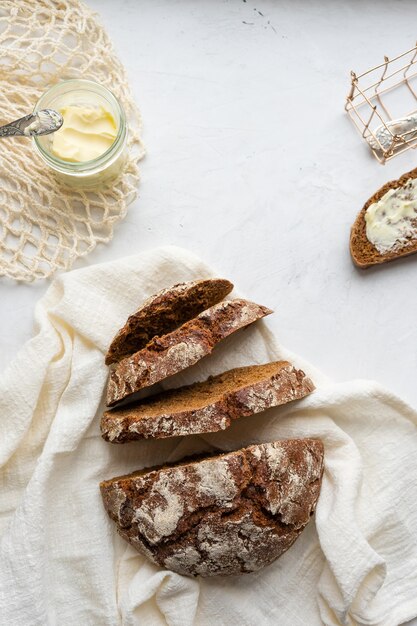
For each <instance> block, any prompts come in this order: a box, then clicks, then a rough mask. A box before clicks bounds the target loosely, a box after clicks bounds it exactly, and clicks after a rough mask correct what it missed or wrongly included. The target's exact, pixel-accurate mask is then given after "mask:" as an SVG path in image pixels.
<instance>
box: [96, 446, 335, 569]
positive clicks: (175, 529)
mask: <svg viewBox="0 0 417 626" xmlns="http://www.w3.org/2000/svg"><path fill="white" fill-rule="evenodd" d="M323 456H324V449H323V443H322V442H321V441H320V440H319V439H287V440H285V441H274V442H271V443H262V444H258V445H252V446H249V447H247V448H243V449H241V450H236V451H235V452H229V453H226V454H222V455H220V456H212V457H208V458H203V459H199V460H190V459H189V460H188V461H187V459H184V460H183V461H181V462H179V463H176V464H171V465H170V466H165V467H160V468H148V469H146V470H140V471H138V472H134V473H132V474H128V475H126V476H119V477H117V478H113V479H110V480H105V481H103V482H102V483H101V484H100V490H101V495H102V498H103V504H104V507H105V509H106V511H107V513H108V515H109V517H110V518H111V519H112V520H113V521H114V522H115V523H116V528H117V531H118V533H119V534H120V535H121V536H122V537H123V538H124V539H125V540H126V541H128V542H129V543H131V544H132V546H133V547H134V548H136V550H138V551H139V552H141V553H142V554H144V555H145V556H146V557H147V558H148V559H150V560H151V561H152V562H153V563H156V564H157V565H160V566H161V567H165V568H166V569H169V570H172V571H174V572H178V573H179V574H183V575H185V576H197V575H200V576H217V575H234V574H242V573H245V572H253V571H256V570H259V569H261V568H262V567H264V566H265V565H268V564H269V563H272V562H273V561H274V560H275V559H276V558H278V557H279V556H280V555H281V554H283V553H284V552H285V551H286V550H288V548H289V547H290V546H291V545H292V544H293V543H294V541H295V540H296V539H297V537H298V536H299V535H300V533H301V532H302V531H303V529H304V527H305V526H306V525H307V524H308V522H309V521H310V519H311V516H312V514H313V512H314V509H315V507H316V503H317V499H318V497H319V493H320V487H321V480H322V474H323Z"/></svg>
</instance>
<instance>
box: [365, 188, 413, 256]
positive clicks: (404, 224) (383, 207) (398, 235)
mask: <svg viewBox="0 0 417 626" xmlns="http://www.w3.org/2000/svg"><path fill="white" fill-rule="evenodd" d="M365 221H366V236H367V238H368V239H369V241H370V242H371V243H372V244H373V245H374V246H375V248H376V249H377V250H378V252H381V253H382V254H383V253H385V252H389V251H390V250H395V249H396V248H398V247H402V246H404V245H406V244H407V243H408V241H409V240H410V239H412V238H415V237H417V180H416V179H415V178H409V179H408V180H407V182H406V183H405V185H404V186H402V187H398V188H397V189H390V190H389V191H387V193H386V194H384V195H383V196H382V198H381V199H380V200H378V202H374V203H373V204H371V205H370V206H369V207H368V208H367V210H366V213H365Z"/></svg>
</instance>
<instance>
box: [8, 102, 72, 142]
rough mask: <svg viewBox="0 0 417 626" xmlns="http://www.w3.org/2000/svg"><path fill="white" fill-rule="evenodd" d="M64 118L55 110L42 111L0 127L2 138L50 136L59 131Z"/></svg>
mask: <svg viewBox="0 0 417 626" xmlns="http://www.w3.org/2000/svg"><path fill="white" fill-rule="evenodd" d="M63 122H64V118H63V117H62V115H61V114H60V113H58V111H55V110H54V109H42V110H41V111H36V112H35V113H30V114H29V115H25V117H21V118H20V119H19V120H16V121H15V122H9V124H4V126H0V138H1V137H13V136H15V135H19V136H24V137H32V136H33V135H36V136H39V135H50V134H51V133H55V132H56V131H57V130H59V129H60V128H61V126H62V124H63Z"/></svg>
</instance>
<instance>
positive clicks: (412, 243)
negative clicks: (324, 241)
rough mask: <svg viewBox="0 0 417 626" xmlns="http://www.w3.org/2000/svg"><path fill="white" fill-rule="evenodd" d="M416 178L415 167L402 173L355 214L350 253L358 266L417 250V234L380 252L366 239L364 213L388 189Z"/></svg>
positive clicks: (364, 266)
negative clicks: (390, 248)
mask: <svg viewBox="0 0 417 626" xmlns="http://www.w3.org/2000/svg"><path fill="white" fill-rule="evenodd" d="M415 178H417V169H414V170H412V171H411V172H407V173H406V174H403V176H401V178H399V179H398V180H393V181H390V182H388V183H386V184H385V185H384V186H383V187H381V189H379V190H378V191H377V192H376V193H375V194H374V195H373V196H372V197H371V198H369V200H368V201H367V202H366V204H365V206H364V207H363V208H362V210H361V212H360V213H359V215H358V216H357V218H356V220H355V223H354V224H353V226H352V229H351V233H350V254H351V256H352V259H353V261H354V263H355V265H357V266H358V267H361V268H367V267H370V266H371V265H379V264H381V263H387V262H388V261H393V260H395V259H398V258H400V257H404V256H408V255H410V254H415V253H416V252H417V236H416V237H410V238H408V239H407V241H406V242H405V243H403V244H401V245H397V246H395V248H393V249H392V250H390V251H387V252H385V253H381V252H379V251H378V250H377V248H376V247H375V246H374V245H373V244H372V243H371V242H370V241H369V240H368V238H367V236H366V221H365V215H366V211H367V209H368V207H369V206H370V205H372V204H374V203H376V202H378V201H379V200H381V198H382V197H383V196H384V195H385V194H386V193H387V192H388V191H389V190H390V189H398V188H400V187H405V186H406V184H407V181H409V180H410V179H415ZM415 232H416V233H417V220H416V224H415Z"/></svg>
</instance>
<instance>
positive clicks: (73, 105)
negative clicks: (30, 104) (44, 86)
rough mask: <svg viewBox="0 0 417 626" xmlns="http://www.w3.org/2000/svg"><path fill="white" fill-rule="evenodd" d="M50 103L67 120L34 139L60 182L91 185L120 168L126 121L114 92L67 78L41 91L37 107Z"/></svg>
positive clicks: (73, 184) (123, 150)
mask: <svg viewBox="0 0 417 626" xmlns="http://www.w3.org/2000/svg"><path fill="white" fill-rule="evenodd" d="M48 108H49V109H55V110H56V111H59V112H60V113H61V115H62V116H63V118H64V124H63V126H62V127H61V128H60V130H58V131H57V132H56V133H53V134H51V135H44V136H39V137H33V142H34V146H35V149H36V150H37V152H38V153H39V155H40V156H41V157H42V159H43V160H44V161H45V163H47V164H48V165H49V167H51V168H52V169H53V170H54V172H55V174H56V176H57V178H58V179H59V180H60V181H62V182H64V183H66V184H67V185H71V186H73V187H74V186H75V187H83V188H91V187H96V186H99V185H101V184H102V183H104V182H105V181H109V180H110V179H112V178H114V177H116V176H117V175H118V174H119V173H120V170H121V168H122V166H123V163H124V161H125V152H126V151H125V148H126V140H127V122H126V117H125V113H124V111H123V108H122V106H121V104H120V102H119V101H118V100H117V98H116V97H115V96H114V95H113V94H112V93H111V91H109V90H108V89H107V88H106V87H103V85H99V84H98V83H95V82H93V81H91V80H84V79H71V80H64V81H62V82H60V83H57V84H56V85H54V86H53V87H51V88H50V89H49V90H48V91H46V92H45V93H44V94H43V95H42V96H41V98H40V99H39V101H38V102H37V104H36V107H35V111H38V110H40V109H48Z"/></svg>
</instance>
